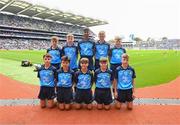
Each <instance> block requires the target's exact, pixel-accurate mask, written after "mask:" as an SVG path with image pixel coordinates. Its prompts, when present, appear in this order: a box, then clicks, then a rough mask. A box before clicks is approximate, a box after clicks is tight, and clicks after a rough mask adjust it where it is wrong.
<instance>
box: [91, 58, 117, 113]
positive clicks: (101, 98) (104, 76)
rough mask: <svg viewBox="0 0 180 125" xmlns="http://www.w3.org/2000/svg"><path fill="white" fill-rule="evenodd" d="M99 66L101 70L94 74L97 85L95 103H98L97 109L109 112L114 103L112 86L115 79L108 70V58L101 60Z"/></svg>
mask: <svg viewBox="0 0 180 125" xmlns="http://www.w3.org/2000/svg"><path fill="white" fill-rule="evenodd" d="M99 64H100V68H99V69H97V70H96V71H95V74H94V80H95V84H96V89H95V101H96V102H97V109H100V110H101V109H103V108H104V109H105V110H109V109H110V104H111V103H112V94H111V85H112V82H113V79H114V78H113V73H112V71H111V70H109V69H108V60H107V58H100V63H99ZM103 106H104V107H103Z"/></svg>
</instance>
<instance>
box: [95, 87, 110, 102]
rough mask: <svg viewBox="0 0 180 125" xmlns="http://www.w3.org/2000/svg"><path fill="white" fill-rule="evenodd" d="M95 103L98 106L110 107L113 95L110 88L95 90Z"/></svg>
mask: <svg viewBox="0 0 180 125" xmlns="http://www.w3.org/2000/svg"><path fill="white" fill-rule="evenodd" d="M95 101H96V102H97V103H98V104H104V105H109V104H111V103H112V101H113V100H112V94H111V89H110V88H107V89H106V88H96V89H95Z"/></svg>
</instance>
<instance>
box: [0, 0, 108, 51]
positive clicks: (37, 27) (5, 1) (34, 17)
mask: <svg viewBox="0 0 180 125" xmlns="http://www.w3.org/2000/svg"><path fill="white" fill-rule="evenodd" d="M47 10H48V11H47ZM104 24H107V22H106V21H101V20H98V19H93V18H89V17H84V16H81V15H75V14H72V13H69V12H63V11H60V10H55V9H49V8H47V7H44V6H40V5H33V4H31V3H28V2H25V1H19V0H0V49H46V48H47V47H49V41H50V38H51V37H52V36H58V37H59V38H60V43H59V44H60V46H61V45H62V44H63V42H65V40H66V34H67V33H73V34H74V36H75V41H76V42H77V41H79V40H80V39H81V38H82V33H83V29H84V27H90V26H96V25H104ZM94 36H95V34H94V33H93V32H92V31H91V37H94Z"/></svg>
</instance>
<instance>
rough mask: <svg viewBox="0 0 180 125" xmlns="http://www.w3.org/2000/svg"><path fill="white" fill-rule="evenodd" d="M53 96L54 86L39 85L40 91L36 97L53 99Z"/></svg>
mask: <svg viewBox="0 0 180 125" xmlns="http://www.w3.org/2000/svg"><path fill="white" fill-rule="evenodd" d="M55 97H56V96H55V88H54V87H47V86H41V87H40V92H39V95H38V98H39V99H41V100H45V99H48V100H52V99H54V98H55Z"/></svg>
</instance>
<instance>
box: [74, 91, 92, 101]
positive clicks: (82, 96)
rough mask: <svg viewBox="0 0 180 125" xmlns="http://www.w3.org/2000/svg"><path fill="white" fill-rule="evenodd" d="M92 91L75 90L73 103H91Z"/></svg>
mask: <svg viewBox="0 0 180 125" xmlns="http://www.w3.org/2000/svg"><path fill="white" fill-rule="evenodd" d="M92 101H93V100H92V91H91V89H78V88H77V89H76V95H75V102H76V103H85V104H90V103H92Z"/></svg>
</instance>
